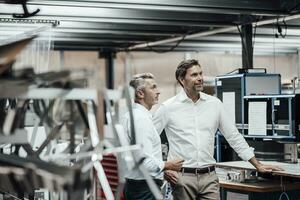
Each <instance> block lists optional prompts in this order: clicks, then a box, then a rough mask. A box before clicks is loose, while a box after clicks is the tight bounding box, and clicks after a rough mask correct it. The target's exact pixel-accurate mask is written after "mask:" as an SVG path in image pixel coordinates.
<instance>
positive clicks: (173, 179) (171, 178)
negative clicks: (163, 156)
mask: <svg viewBox="0 0 300 200" xmlns="http://www.w3.org/2000/svg"><path fill="white" fill-rule="evenodd" d="M164 179H165V180H166V181H168V182H169V183H171V185H173V186H174V185H176V184H177V182H178V172H175V171H172V170H166V171H165V173H164Z"/></svg>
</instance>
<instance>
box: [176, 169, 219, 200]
mask: <svg viewBox="0 0 300 200" xmlns="http://www.w3.org/2000/svg"><path fill="white" fill-rule="evenodd" d="M178 175H179V179H178V182H177V184H176V185H175V186H172V188H173V192H172V195H173V198H174V200H202V199H211V200H219V199H220V187H219V179H218V176H217V174H216V172H215V171H212V172H208V173H203V174H195V173H194V174H192V173H182V172H178Z"/></svg>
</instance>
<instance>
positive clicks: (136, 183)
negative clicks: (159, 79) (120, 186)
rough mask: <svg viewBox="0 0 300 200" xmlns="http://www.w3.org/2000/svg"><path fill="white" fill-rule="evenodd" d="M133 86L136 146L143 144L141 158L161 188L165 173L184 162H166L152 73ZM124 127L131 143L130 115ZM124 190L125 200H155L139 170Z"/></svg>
mask: <svg viewBox="0 0 300 200" xmlns="http://www.w3.org/2000/svg"><path fill="white" fill-rule="evenodd" d="M129 84H130V86H132V87H133V88H134V91H135V98H134V102H135V103H134V105H133V118H134V125H135V132H136V143H137V144H141V145H142V151H141V152H140V154H139V155H140V157H144V160H143V164H144V166H145V168H146V169H147V170H148V171H149V173H150V175H151V176H152V177H153V179H154V181H155V183H156V184H157V185H158V186H161V184H162V179H163V173H162V172H163V170H174V171H179V170H180V169H181V167H182V163H183V160H182V159H174V160H172V161H168V162H163V160H162V152H161V141H160V137H159V134H158V133H157V131H156V129H155V127H154V124H153V121H152V115H151V113H150V109H151V108H152V106H153V105H154V104H156V103H157V101H158V96H159V94H160V93H159V91H158V89H157V84H156V82H155V81H154V76H153V75H152V74H150V73H142V74H137V75H135V76H133V78H132V80H131V81H130V83H129ZM122 121H123V126H124V129H125V133H126V134H127V138H128V141H129V143H130V136H131V134H130V130H131V127H130V118H129V113H126V114H125V116H124V119H123V120H122ZM125 177H126V183H125V188H124V197H125V200H155V197H154V196H153V194H152V193H151V191H150V189H149V187H148V185H147V182H146V180H145V178H144V176H143V174H142V172H141V171H140V170H139V169H137V168H136V169H133V170H131V171H128V172H127V173H126V175H125Z"/></svg>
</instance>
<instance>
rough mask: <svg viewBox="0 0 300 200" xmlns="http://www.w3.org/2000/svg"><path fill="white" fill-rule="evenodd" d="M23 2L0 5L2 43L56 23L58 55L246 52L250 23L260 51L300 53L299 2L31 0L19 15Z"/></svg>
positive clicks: (8, 1) (15, 0)
mask: <svg viewBox="0 0 300 200" xmlns="http://www.w3.org/2000/svg"><path fill="white" fill-rule="evenodd" d="M18 2H22V1H20V0H19V1H18V0H5V1H1V0H0V42H1V41H2V42H3V41H5V40H7V39H9V38H11V37H13V36H14V35H19V34H22V33H24V32H25V33H26V32H28V31H29V32H30V31H32V30H36V28H39V27H42V26H45V25H51V26H52V25H53V28H52V29H51V30H52V32H51V34H52V39H53V41H54V48H55V49H57V50H96V51H101V50H108V51H117V52H118V51H126V50H131V51H159V52H161V51H171V50H172V51H199V52H202V51H204V52H240V51H241V37H240V33H239V31H238V26H239V25H246V24H252V26H253V43H254V53H257V54H259V53H261V54H264V53H266V54H268V53H269V54H270V53H297V52H298V49H299V48H300V15H299V16H298V13H299V11H300V0H98V1H96V0H94V1H93V0H83V1H76V0H75V1H54V0H48V1H46V0H31V1H27V4H26V8H27V9H28V13H27V14H30V13H33V16H30V17H27V18H16V16H15V15H13V14H19V15H22V13H24V8H22V6H21V5H20V4H16V3H18ZM38 9H39V10H38ZM35 11H36V12H37V13H36V14H34V12H35ZM25 12H26V11H25ZM18 17H20V16H18ZM21 17H22V16H21ZM261 22H267V23H261ZM260 23H261V24H260ZM280 31H281V33H280ZM49 33H50V31H49ZM202 33H203V34H202ZM191 35H192V37H190V36H191ZM275 35H277V37H275ZM174 38H175V39H174ZM176 38H177V39H176ZM168 39H171V40H169V41H168ZM172 39H174V40H172ZM161 40H162V41H164V40H167V42H166V43H153V42H157V41H161ZM141 44H144V45H141ZM147 44H148V45H147ZM152 44H153V45H152ZM154 44H155V45H154ZM138 45H140V46H138Z"/></svg>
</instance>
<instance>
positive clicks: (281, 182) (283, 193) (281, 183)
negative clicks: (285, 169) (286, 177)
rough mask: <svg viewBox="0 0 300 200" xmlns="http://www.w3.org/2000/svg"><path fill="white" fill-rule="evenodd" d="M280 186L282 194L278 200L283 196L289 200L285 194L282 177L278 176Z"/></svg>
mask: <svg viewBox="0 0 300 200" xmlns="http://www.w3.org/2000/svg"><path fill="white" fill-rule="evenodd" d="M280 186H281V188H282V193H281V194H280V196H279V200H282V198H283V197H284V196H285V198H286V199H287V200H290V198H289V195H288V194H287V193H286V192H285V187H284V185H283V181H282V176H280Z"/></svg>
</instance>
